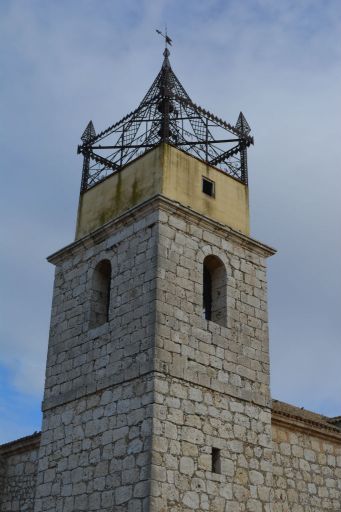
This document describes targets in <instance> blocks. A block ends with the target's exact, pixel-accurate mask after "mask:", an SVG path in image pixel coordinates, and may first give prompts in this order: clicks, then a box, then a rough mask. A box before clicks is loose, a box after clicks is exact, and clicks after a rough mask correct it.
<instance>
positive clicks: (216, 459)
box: [212, 448, 221, 475]
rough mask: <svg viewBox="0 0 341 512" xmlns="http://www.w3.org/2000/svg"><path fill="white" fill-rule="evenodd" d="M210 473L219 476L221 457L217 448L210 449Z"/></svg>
mask: <svg viewBox="0 0 341 512" xmlns="http://www.w3.org/2000/svg"><path fill="white" fill-rule="evenodd" d="M212 473H217V474H218V475H220V474H221V455H220V449H219V448H212Z"/></svg>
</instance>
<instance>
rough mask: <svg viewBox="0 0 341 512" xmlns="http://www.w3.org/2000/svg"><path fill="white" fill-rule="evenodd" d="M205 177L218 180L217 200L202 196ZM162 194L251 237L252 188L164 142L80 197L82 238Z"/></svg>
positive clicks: (79, 209)
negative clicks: (249, 188)
mask: <svg viewBox="0 0 341 512" xmlns="http://www.w3.org/2000/svg"><path fill="white" fill-rule="evenodd" d="M203 176H205V177H207V178H209V179H210V180H212V181H214V183H215V196H214V197H210V196H207V195H206V194H204V193H203V192H202V177H203ZM158 194H162V195H163V196H165V197H167V198H169V199H172V200H174V201H176V202H178V203H181V204H182V205H184V206H187V207H189V208H191V209H192V210H195V211H197V212H199V213H201V214H203V215H206V216H207V217H210V218H212V219H214V220H217V221H219V222H221V223H222V224H225V225H227V226H230V227H231V228H233V229H236V230H238V231H240V232H242V233H244V234H246V235H248V234H249V205H248V188H247V186H245V185H243V184H242V183H240V182H239V181H237V180H235V179H233V178H231V177H230V176H228V175H227V174H224V173H223V172H221V171H219V170H218V169H216V168H214V167H211V166H210V165H207V164H205V163H204V162H201V161H200V160H198V159H196V158H194V157H192V156H190V155H188V154H186V153H184V152H183V151H179V150H178V149H176V148H174V147H172V146H169V145H167V144H161V145H160V146H158V147H156V148H155V149H153V150H152V151H149V152H148V153H146V154H145V155H143V156H142V157H140V158H138V159H137V160H134V161H133V162H132V163H131V164H129V165H127V166H126V167H124V169H122V170H121V171H120V172H117V173H116V174H114V175H112V176H109V177H108V178H107V179H105V180H104V181H102V182H101V183H98V184H97V185H96V186H95V187H93V188H91V189H90V190H88V191H87V192H85V193H84V194H82V195H81V196H80V201H79V208H78V219H77V230H76V240H78V239H79V238H82V237H83V236H84V235H87V234H88V233H91V231H93V230H95V229H96V228H98V227H100V226H102V225H103V224H105V223H106V222H108V221H109V220H111V219H114V218H115V217H117V216H118V215H120V214H121V213H123V212H125V211H127V210H129V209H130V208H132V207H133V206H136V205H138V204H140V203H142V202H144V201H146V200H147V199H149V198H151V197H153V196H155V195H158Z"/></svg>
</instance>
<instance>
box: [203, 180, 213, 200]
mask: <svg viewBox="0 0 341 512" xmlns="http://www.w3.org/2000/svg"><path fill="white" fill-rule="evenodd" d="M202 191H203V193H204V194H207V195H208V196H211V197H214V192H215V191H214V181H211V180H208V179H207V178H204V177H203V178H202Z"/></svg>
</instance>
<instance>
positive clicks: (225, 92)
mask: <svg viewBox="0 0 341 512" xmlns="http://www.w3.org/2000/svg"><path fill="white" fill-rule="evenodd" d="M165 23H167V26H168V32H169V34H170V36H171V37H172V39H173V47H172V49H171V56H170V60H171V64H172V67H173V70H174V71H175V73H176V75H177V76H178V78H179V79H180V81H181V82H182V84H183V85H184V87H185V89H186V90H187V92H188V93H189V95H190V97H191V98H192V100H193V101H194V102H195V103H197V104H199V105H201V106H202V107H203V108H205V109H207V110H210V111H211V112H213V113H215V114H216V115H218V117H222V118H223V119H226V120H227V121H228V122H230V123H231V124H233V123H235V122H236V120H237V117H238V114H239V112H240V110H242V111H243V112H244V114H245V116H246V118H247V120H248V122H249V124H250V125H251V128H252V133H253V135H254V137H255V146H254V147H251V148H250V150H249V153H248V158H249V180H250V183H249V186H250V208H251V228H252V236H253V237H254V238H256V239H258V240H260V241H262V242H264V243H266V244H268V245H271V246H273V247H275V248H276V249H277V250H278V253H277V254H276V255H275V256H274V257H272V258H271V259H270V260H269V272H268V279H269V320H270V324H269V325H270V350H271V390H272V396H273V397H274V398H277V399H280V400H283V401H286V402H289V403H292V404H295V405H298V406H300V407H305V408H306V409H311V410H314V411H316V412H320V413H322V414H326V415H330V416H336V415H340V414H341V265H340V261H341V229H340V224H341V201H340V192H341V169H340V161H341V144H340V118H341V117H340V116H341V99H340V91H341V48H340V38H339V34H340V29H341V2H340V1H339V0H324V1H321V0H281V1H280V2H279V1H277V0H244V1H240V0H239V1H234V0H225V1H222V0H205V1H202V2H198V1H196V0H187V1H186V2H183V1H180V0H172V1H171V0H168V1H167V0H148V1H147V0H144V1H143V0H125V1H117V0H111V1H109V0H101V1H98V0H58V1H57V0H49V1H48V2H47V1H46V0H25V1H24V0H0V48H1V49H2V50H1V52H0V118H1V123H0V146H1V148H0V151H1V153H0V154H1V156H2V162H1V177H2V178H1V180H2V183H1V188H0V240H1V251H0V269H1V280H0V282H1V286H0V443H1V442H7V441H10V440H12V439H15V438H18V437H21V436H25V435H28V434H31V433H32V432H33V431H38V430H40V422H41V413H40V404H41V400H42V394H43V386H44V371H45V360H46V351H47V342H48V331H49V321H50V307H51V298H52V286H53V276H54V269H53V266H52V265H50V264H48V263H47V261H46V257H47V256H48V255H49V254H51V253H53V252H55V251H56V250H58V249H60V248H62V247H63V246H65V245H67V244H68V243H70V242H72V241H73V238H74V231H75V220H76V212H77V204H78V197H79V187H80V179H81V168H82V158H81V156H78V155H77V154H76V148H77V144H78V143H79V139H80V136H81V134H82V132H83V130H84V128H85V126H86V125H87V123H88V121H89V120H90V119H92V120H93V122H94V125H95V128H96V130H97V131H100V130H102V129H105V128H106V127H107V126H109V125H111V124H113V123H114V122H115V121H118V120H119V119H120V118H121V117H123V116H124V115H125V114H127V113H128V112H130V111H131V110H133V109H134V108H136V106H137V105H138V103H139V102H140V101H141V99H142V98H143V96H144V94H145V92H146V91H147V89H148V88H149V86H150V85H151V83H152V81H153V80H154V78H155V76H156V74H157V73H158V71H159V69H160V66H161V63H162V50H163V42H162V40H161V38H160V37H159V36H158V35H157V34H156V32H155V29H156V28H161V29H163V28H164V26H165Z"/></svg>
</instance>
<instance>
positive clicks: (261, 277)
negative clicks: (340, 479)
mask: <svg viewBox="0 0 341 512" xmlns="http://www.w3.org/2000/svg"><path fill="white" fill-rule="evenodd" d="M158 242H159V247H158V267H157V295H156V298H157V303H156V339H155V345H156V349H155V350H156V351H155V368H156V369H157V371H158V372H159V374H158V376H157V378H156V383H155V384H156V391H157V392H156V405H155V415H154V431H153V432H154V435H153V454H152V457H153V459H152V460H153V463H152V468H153V471H152V507H151V510H152V511H153V512H156V511H158V512H160V511H162V512H190V511H191V510H193V509H196V510H197V511H210V512H221V511H230V510H231V511H238V512H239V511H253V512H262V511H269V510H270V501H271V492H270V491H271V489H272V479H271V475H272V473H271V413H270V394H269V350H268V331H267V302H266V300H267V297H266V272H265V256H266V255H268V254H269V253H267V252H266V250H264V248H261V247H258V246H257V244H253V243H252V241H250V242H249V241H248V240H247V239H246V237H245V238H244V239H241V237H238V236H233V233H231V231H229V230H228V229H224V228H223V227H222V226H219V225H217V224H216V223H212V222H209V221H207V220H206V219H205V218H203V217H201V216H195V215H193V214H192V213H189V212H188V211H187V210H184V209H181V208H178V209H176V208H174V207H172V206H169V208H168V209H167V208H164V209H162V210H161V211H160V225H159V239H158ZM209 255H213V256H215V257H217V258H219V259H220V260H221V262H222V263H223V264H224V266H225V269H226V274H227V294H226V305H225V306H226V310H227V324H226V327H225V326H221V325H218V324H217V323H215V322H213V321H207V320H205V318H204V314H203V262H204V259H205V257H206V256H209ZM212 447H215V448H218V449H220V450H221V457H222V459H221V474H216V473H214V472H212V470H211V469H212V468H211V465H212V460H211V459H212V453H211V452H212Z"/></svg>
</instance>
